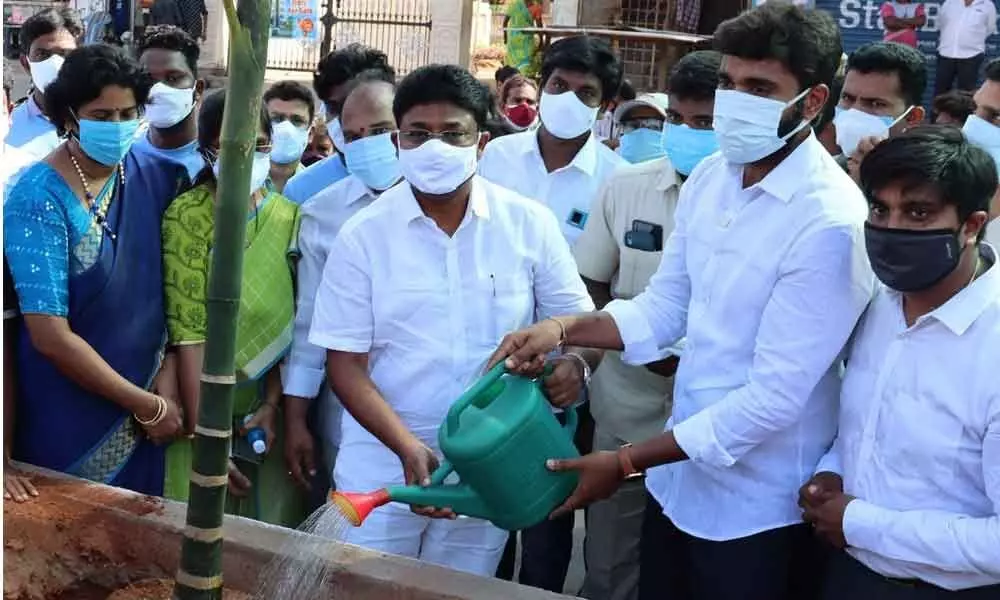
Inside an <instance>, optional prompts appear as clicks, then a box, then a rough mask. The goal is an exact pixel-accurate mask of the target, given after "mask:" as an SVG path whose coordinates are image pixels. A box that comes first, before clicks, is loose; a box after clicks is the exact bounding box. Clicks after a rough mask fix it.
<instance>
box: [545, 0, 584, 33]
mask: <svg viewBox="0 0 1000 600" xmlns="http://www.w3.org/2000/svg"><path fill="white" fill-rule="evenodd" d="M551 11H552V12H551V14H552V24H553V25H563V26H566V27H576V26H577V25H579V24H580V0H552V8H551Z"/></svg>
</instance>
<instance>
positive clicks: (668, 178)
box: [656, 157, 681, 192]
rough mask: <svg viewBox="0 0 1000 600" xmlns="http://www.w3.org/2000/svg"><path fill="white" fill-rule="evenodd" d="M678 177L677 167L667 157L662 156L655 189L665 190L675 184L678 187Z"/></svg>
mask: <svg viewBox="0 0 1000 600" xmlns="http://www.w3.org/2000/svg"><path fill="white" fill-rule="evenodd" d="M680 183H681V182H680V177H678V176H677V169H675V168H674V165H673V163H671V162H670V159H669V158H666V157H664V163H663V168H662V169H660V177H659V179H658V180H657V182H656V190H657V191H660V192H665V191H667V190H669V189H670V188H672V187H674V186H675V185H676V186H678V187H680Z"/></svg>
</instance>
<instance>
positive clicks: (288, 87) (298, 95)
mask: <svg viewBox="0 0 1000 600" xmlns="http://www.w3.org/2000/svg"><path fill="white" fill-rule="evenodd" d="M276 98H277V99H278V100H286V101H292V100H298V101H300V102H304V103H305V105H306V106H308V107H309V122H310V123H312V121H313V119H314V118H316V99H315V98H314V97H313V93H312V90H310V89H309V88H308V87H306V86H305V84H303V83H300V82H298V81H291V80H286V81H279V82H277V83H275V84H274V85H272V86H271V87H269V88H267V91H266V92H264V104H265V105H267V103H268V102H270V101H271V100H274V99H276ZM265 112H266V111H265Z"/></svg>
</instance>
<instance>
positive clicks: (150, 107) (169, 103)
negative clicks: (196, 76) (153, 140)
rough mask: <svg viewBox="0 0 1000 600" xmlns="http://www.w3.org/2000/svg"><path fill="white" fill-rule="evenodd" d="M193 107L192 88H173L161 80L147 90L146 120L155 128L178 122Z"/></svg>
mask: <svg viewBox="0 0 1000 600" xmlns="http://www.w3.org/2000/svg"><path fill="white" fill-rule="evenodd" d="M193 109H194V88H193V87H191V88H173V87H170V86H169V85H167V84H165V83H163V82H162V81H161V82H158V83H156V84H155V85H153V87H152V88H151V89H150V90H149V100H147V101H146V111H145V113H144V114H143V116H144V117H145V119H146V121H148V122H149V124H150V125H151V126H153V127H155V128H157V129H167V128H170V127H173V126H174V125H176V124H178V123H180V122H181V121H183V120H184V119H186V118H187V116H188V115H190V114H191V111H192V110H193Z"/></svg>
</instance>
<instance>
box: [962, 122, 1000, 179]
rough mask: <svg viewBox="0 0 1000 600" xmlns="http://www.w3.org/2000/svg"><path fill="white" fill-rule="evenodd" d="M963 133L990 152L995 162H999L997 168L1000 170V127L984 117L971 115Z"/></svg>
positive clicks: (972, 142) (963, 128)
mask: <svg viewBox="0 0 1000 600" xmlns="http://www.w3.org/2000/svg"><path fill="white" fill-rule="evenodd" d="M962 133H964V134H965V138H966V139H967V140H969V143H971V144H974V145H976V146H979V147H980V148H982V149H983V150H985V151H987V152H989V153H990V156H992V157H993V162H995V163H996V164H997V170H998V171H1000V127H997V126H996V125H994V124H992V123H990V122H989V121H987V120H986V119H983V118H982V117H978V116H976V115H969V118H968V119H966V120H965V125H964V126H963V127H962Z"/></svg>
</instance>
